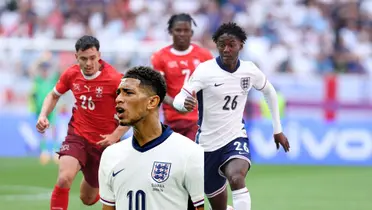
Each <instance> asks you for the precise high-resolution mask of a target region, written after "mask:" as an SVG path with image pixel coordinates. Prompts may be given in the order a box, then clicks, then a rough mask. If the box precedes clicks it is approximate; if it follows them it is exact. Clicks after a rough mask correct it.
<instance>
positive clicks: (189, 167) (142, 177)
mask: <svg viewBox="0 0 372 210" xmlns="http://www.w3.org/2000/svg"><path fill="white" fill-rule="evenodd" d="M99 194H100V196H101V202H102V203H103V204H105V205H109V206H115V207H116V209H120V210H143V209H151V210H164V209H177V210H183V209H184V210H186V209H187V202H188V196H189V195H190V196H191V199H192V201H193V203H194V205H195V206H200V205H201V204H204V150H203V148H202V147H200V146H199V145H197V144H195V143H194V142H193V141H191V140H190V139H188V138H186V137H184V136H182V135H181V134H178V133H175V132H173V131H172V130H171V129H170V128H166V127H165V126H164V127H163V134H162V135H161V136H160V137H158V138H157V139H155V140H153V141H151V142H149V143H148V144H146V145H144V146H143V147H140V146H139V145H138V143H137V141H136V140H135V139H133V137H131V138H128V139H126V140H124V141H121V142H119V143H116V144H114V145H112V146H109V147H108V148H106V149H105V151H104V152H103V154H102V157H101V163H100V168H99Z"/></svg>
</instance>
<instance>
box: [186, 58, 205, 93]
mask: <svg viewBox="0 0 372 210" xmlns="http://www.w3.org/2000/svg"><path fill="white" fill-rule="evenodd" d="M206 70H207V69H205V64H204V63H201V64H199V65H198V66H197V67H196V69H195V71H194V73H193V74H192V75H191V77H190V79H189V80H188V81H187V82H186V83H185V84H184V86H183V89H184V90H185V91H187V92H188V93H189V94H192V92H193V91H195V92H199V91H200V90H202V89H204V88H205V86H206V85H205V82H204V74H205V72H206Z"/></svg>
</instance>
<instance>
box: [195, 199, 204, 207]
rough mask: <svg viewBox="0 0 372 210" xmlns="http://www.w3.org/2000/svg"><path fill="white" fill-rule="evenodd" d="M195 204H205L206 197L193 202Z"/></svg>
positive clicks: (196, 205)
mask: <svg viewBox="0 0 372 210" xmlns="http://www.w3.org/2000/svg"><path fill="white" fill-rule="evenodd" d="M193 204H194V206H195V207H198V206H201V205H203V204H204V198H203V199H200V200H197V201H196V202H193Z"/></svg>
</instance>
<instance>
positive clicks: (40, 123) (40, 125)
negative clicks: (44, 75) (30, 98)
mask: <svg viewBox="0 0 372 210" xmlns="http://www.w3.org/2000/svg"><path fill="white" fill-rule="evenodd" d="M67 72H68V70H67V71H65V72H64V73H63V74H62V75H61V78H60V79H59V80H58V82H57V84H56V86H55V87H54V88H53V90H52V91H50V92H49V93H48V95H47V96H46V97H45V99H44V102H43V106H42V107H41V111H40V114H39V118H38V120H37V124H36V128H37V130H38V131H39V132H40V133H44V132H45V129H47V128H48V127H49V121H48V119H47V117H48V116H49V114H50V113H51V112H52V111H53V109H54V108H55V107H56V105H57V102H58V100H59V98H60V96H61V95H63V94H64V93H65V92H67V91H68V90H69V89H70V88H69V78H68V73H67Z"/></svg>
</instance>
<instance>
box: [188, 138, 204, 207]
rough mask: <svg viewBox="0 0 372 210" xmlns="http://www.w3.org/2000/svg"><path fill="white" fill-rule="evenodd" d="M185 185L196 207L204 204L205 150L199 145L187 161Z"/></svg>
mask: <svg viewBox="0 0 372 210" xmlns="http://www.w3.org/2000/svg"><path fill="white" fill-rule="evenodd" d="M185 187H186V189H187V191H188V193H189V195H190V197H191V200H192V202H193V204H194V206H195V207H198V206H200V205H202V204H204V151H203V148H201V147H200V146H199V145H197V147H196V149H195V150H194V152H193V153H192V154H191V155H190V157H189V159H188V161H187V165H186V172H185Z"/></svg>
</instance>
